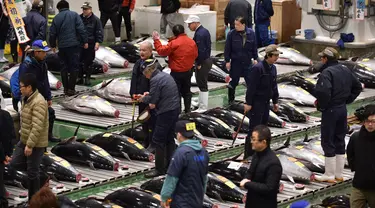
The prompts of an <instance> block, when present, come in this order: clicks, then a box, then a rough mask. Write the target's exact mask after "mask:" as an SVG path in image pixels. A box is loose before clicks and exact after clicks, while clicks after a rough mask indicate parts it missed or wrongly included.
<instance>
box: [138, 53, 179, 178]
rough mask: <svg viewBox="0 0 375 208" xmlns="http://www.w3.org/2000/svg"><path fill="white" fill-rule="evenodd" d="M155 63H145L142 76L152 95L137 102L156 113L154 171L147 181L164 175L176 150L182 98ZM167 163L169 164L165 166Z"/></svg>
mask: <svg viewBox="0 0 375 208" xmlns="http://www.w3.org/2000/svg"><path fill="white" fill-rule="evenodd" d="M156 63H157V62H156V59H148V60H146V61H145V63H144V65H145V67H144V68H143V71H142V73H143V75H144V76H145V77H146V78H147V79H150V92H149V93H148V92H145V93H144V94H143V95H142V96H141V97H140V98H139V99H138V100H139V101H140V102H143V103H146V104H148V105H149V108H150V109H151V110H152V109H155V114H156V122H155V127H154V133H153V135H152V143H153V144H155V170H153V171H151V172H150V173H147V174H145V177H146V178H153V177H156V176H159V175H164V174H165V172H166V169H167V168H168V165H169V161H170V160H171V158H172V155H173V152H174V150H175V148H176V144H175V142H174V136H175V134H174V129H175V126H176V123H177V121H178V115H179V114H180V95H179V92H178V89H177V85H176V83H175V81H174V79H173V78H172V77H171V75H169V74H167V73H165V72H162V71H159V70H158V69H157V68H156V65H157V64H156ZM165 161H166V163H165Z"/></svg>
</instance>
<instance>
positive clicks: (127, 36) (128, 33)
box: [126, 32, 132, 41]
mask: <svg viewBox="0 0 375 208" xmlns="http://www.w3.org/2000/svg"><path fill="white" fill-rule="evenodd" d="M126 38H127V40H128V41H132V33H131V32H126Z"/></svg>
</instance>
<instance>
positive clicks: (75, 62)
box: [58, 46, 81, 73]
mask: <svg viewBox="0 0 375 208" xmlns="http://www.w3.org/2000/svg"><path fill="white" fill-rule="evenodd" d="M58 55H59V58H60V65H61V71H65V72H69V73H71V72H78V71H79V63H80V55H81V47H79V46H75V47H68V48H59V53H58Z"/></svg>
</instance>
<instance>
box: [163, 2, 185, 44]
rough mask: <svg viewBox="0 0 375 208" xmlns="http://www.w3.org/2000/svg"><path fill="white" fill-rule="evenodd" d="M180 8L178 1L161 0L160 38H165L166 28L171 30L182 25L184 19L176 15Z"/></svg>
mask: <svg viewBox="0 0 375 208" xmlns="http://www.w3.org/2000/svg"><path fill="white" fill-rule="evenodd" d="M180 7H181V3H180V1H179V0H161V8H160V13H161V14H162V15H161V19H160V36H161V37H162V38H166V32H167V26H169V27H170V28H171V29H172V28H173V27H174V26H175V25H178V24H180V25H182V24H183V21H184V19H183V17H182V15H181V14H179V13H178V10H179V9H180Z"/></svg>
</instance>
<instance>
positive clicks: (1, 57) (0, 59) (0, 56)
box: [0, 49, 8, 63]
mask: <svg viewBox="0 0 375 208" xmlns="http://www.w3.org/2000/svg"><path fill="white" fill-rule="evenodd" d="M6 62H8V59H6V58H5V57H4V49H0V63H6Z"/></svg>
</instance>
